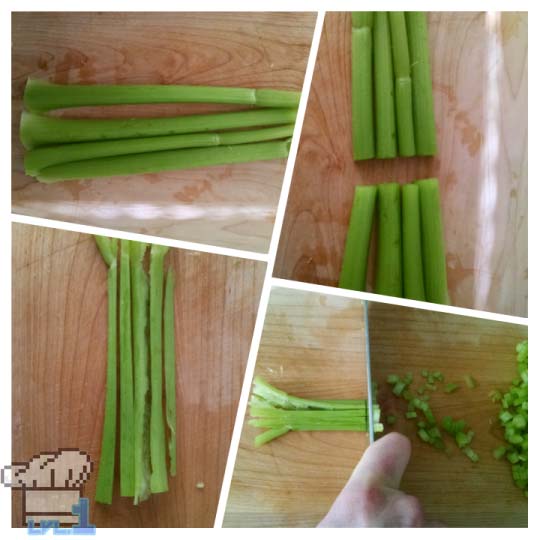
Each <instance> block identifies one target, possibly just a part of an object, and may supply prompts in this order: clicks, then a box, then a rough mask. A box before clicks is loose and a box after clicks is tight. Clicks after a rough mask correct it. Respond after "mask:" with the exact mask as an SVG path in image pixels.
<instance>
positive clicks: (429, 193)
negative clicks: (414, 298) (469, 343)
mask: <svg viewBox="0 0 540 540" xmlns="http://www.w3.org/2000/svg"><path fill="white" fill-rule="evenodd" d="M415 184H416V185H417V186H418V188H419V193H420V222H421V226H422V260H423V263H424V283H425V291H426V300H427V301H428V302H434V303H437V304H449V303H450V297H449V295H448V282H447V279H446V250H445V246H444V229H443V223H442V215H441V203H440V195H439V181H438V180H437V179H436V178H428V179H425V180H418V181H416V182H415Z"/></svg>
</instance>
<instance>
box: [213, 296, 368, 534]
mask: <svg viewBox="0 0 540 540" xmlns="http://www.w3.org/2000/svg"><path fill="white" fill-rule="evenodd" d="M365 345H366V343H365V327H364V305H363V303H362V302H361V301H359V300H351V299H347V298H340V297H335V296H328V295H319V294H316V293H309V292H303V291H294V290H290V289H280V288H274V289H272V293H271V296H270V304H269V307H268V312H267V315H266V319H265V324H264V331H263V335H262V340H261V344H260V348H259V353H258V357H257V365H256V368H255V374H256V375H260V376H262V377H263V378H265V379H266V380H267V381H268V382H270V383H271V384H275V385H276V386H277V387H278V388H280V389H282V390H285V391H286V392H289V393H291V394H294V395H298V396H302V397H308V398H309V397H311V398H319V399H321V398H328V399H363V398H366V397H367V383H366V361H365ZM259 432H260V430H259V429H257V428H253V427H251V426H248V425H247V423H244V427H243V430H242V436H241V441H240V448H239V450H238V454H237V457H236V465H235V469H234V473H233V478H232V484H231V490H230V493H229V499H228V501H227V507H226V511H225V518H224V522H223V526H224V527H313V526H315V525H316V524H317V523H318V522H319V521H320V520H321V518H322V517H323V516H324V515H325V514H326V512H327V511H328V509H329V507H330V505H331V503H332V501H333V500H334V498H335V497H336V495H337V494H338V493H339V491H340V490H341V488H342V487H343V485H344V483H345V482H346V480H347V478H348V477H349V475H350V473H351V471H352V470H353V468H354V466H355V465H356V463H357V462H358V459H359V458H360V456H361V455H362V453H363V451H364V450H365V448H366V447H367V445H368V444H369V439H368V436H367V434H365V433H350V432H296V433H288V434H286V435H284V436H283V437H280V438H279V439H276V440H274V441H272V442H271V443H269V444H267V445H265V446H263V447H261V448H259V449H255V448H254V446H253V439H254V437H255V435H256V434H257V433H259Z"/></svg>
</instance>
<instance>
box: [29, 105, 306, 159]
mask: <svg viewBox="0 0 540 540" xmlns="http://www.w3.org/2000/svg"><path fill="white" fill-rule="evenodd" d="M295 119H296V109H257V110H250V111H235V112H225V113H212V114H192V115H186V116H176V117H166V118H120V119H119V118H113V119H74V118H58V117H52V116H42V115H39V114H34V113H30V112H23V113H22V115H21V126H20V138H21V142H22V143H23V145H24V147H25V148H26V149H27V150H31V149H33V148H36V147H39V146H46V145H51V144H63V143H76V142H85V141H104V140H115V139H134V138H140V137H157V136H161V135H180V134H183V133H201V132H207V131H221V130H227V129H235V128H247V127H254V126H276V125H283V124H293V123H294V122H295ZM111 144H114V143H111Z"/></svg>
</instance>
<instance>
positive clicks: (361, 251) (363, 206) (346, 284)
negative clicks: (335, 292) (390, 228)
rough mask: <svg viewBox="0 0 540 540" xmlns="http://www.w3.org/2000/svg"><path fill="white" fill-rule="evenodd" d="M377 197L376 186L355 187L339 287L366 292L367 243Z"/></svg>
mask: <svg viewBox="0 0 540 540" xmlns="http://www.w3.org/2000/svg"><path fill="white" fill-rule="evenodd" d="M376 197H377V187H376V186H356V188H355V190H354V201H353V207H352V210H351V218H350V221H349V230H348V232H347V240H346V243H345V252H344V254H343V263H342V266H341V275H340V277H339V286H340V287H341V288H342V289H352V290H355V291H365V290H366V274H367V263H368V255H369V243H370V239H371V229H372V225H373V213H374V210H375V200H376Z"/></svg>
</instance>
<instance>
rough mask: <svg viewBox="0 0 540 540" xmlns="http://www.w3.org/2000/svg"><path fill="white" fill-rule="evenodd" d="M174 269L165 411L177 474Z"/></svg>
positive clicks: (166, 329) (168, 286)
mask: <svg viewBox="0 0 540 540" xmlns="http://www.w3.org/2000/svg"><path fill="white" fill-rule="evenodd" d="M174 287H175V277H174V270H173V269H172V268H171V267H169V269H168V270H167V277H166V281H165V299H164V301H163V362H164V365H165V370H164V372H165V412H166V418H167V427H168V428H169V432H168V447H169V471H170V474H171V476H176V347H175V338H174V336H175V332H174Z"/></svg>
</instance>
